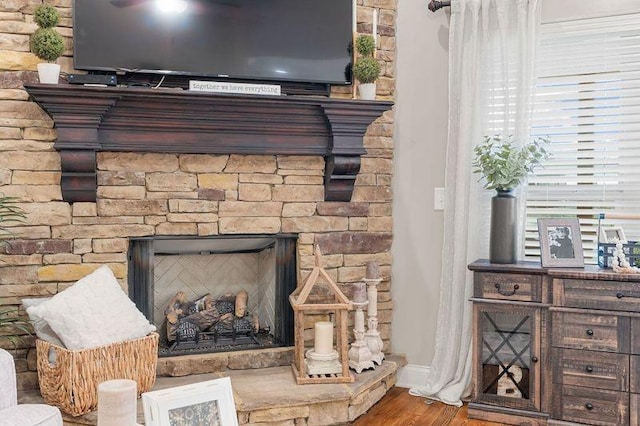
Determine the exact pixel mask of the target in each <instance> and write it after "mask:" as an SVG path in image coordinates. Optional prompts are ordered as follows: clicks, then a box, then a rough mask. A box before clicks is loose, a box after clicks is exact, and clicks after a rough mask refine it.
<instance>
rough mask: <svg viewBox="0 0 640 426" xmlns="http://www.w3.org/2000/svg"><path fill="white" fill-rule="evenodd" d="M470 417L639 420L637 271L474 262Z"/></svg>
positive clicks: (537, 421)
mask: <svg viewBox="0 0 640 426" xmlns="http://www.w3.org/2000/svg"><path fill="white" fill-rule="evenodd" d="M469 269H470V270H472V271H473V272H474V297H473V298H472V302H473V315H474V333H473V334H474V336H473V345H474V355H473V384H474V394H473V398H472V402H471V403H470V404H469V417H472V418H480V419H484V420H491V421H497V422H502V423H507V424H518V425H544V424H555V425H565V424H575V423H578V424H589V425H633V426H640V425H639V422H640V421H639V420H638V418H639V417H640V274H639V275H620V274H615V273H613V272H612V271H611V270H603V269H599V268H597V267H585V268H579V269H578V268H571V269H544V268H541V267H540V265H539V264H537V263H530V262H520V263H518V264H513V265H496V264H490V263H488V262H487V261H483V260H480V261H477V262H474V263H472V264H471V265H469Z"/></svg>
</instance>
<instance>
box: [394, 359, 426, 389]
mask: <svg viewBox="0 0 640 426" xmlns="http://www.w3.org/2000/svg"><path fill="white" fill-rule="evenodd" d="M428 375H429V367H428V366H424V365H416V364H408V365H406V366H405V367H402V368H401V369H400V370H398V381H397V383H396V386H398V387H400V388H412V387H414V386H423V385H424V384H425V383H426V382H427V376H428Z"/></svg>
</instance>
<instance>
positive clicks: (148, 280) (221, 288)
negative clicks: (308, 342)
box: [128, 234, 297, 356]
mask: <svg viewBox="0 0 640 426" xmlns="http://www.w3.org/2000/svg"><path fill="white" fill-rule="evenodd" d="M296 240H297V236H295V235H291V234H278V235H233V236H211V237H148V238H135V239H131V240H130V243H129V245H130V246H129V283H128V284H129V295H130V297H131V299H132V300H133V301H134V303H135V304H136V306H137V307H138V309H140V311H141V312H143V313H144V314H145V316H146V317H147V319H149V321H151V322H152V323H153V324H155V325H156V327H157V328H158V331H159V333H160V336H161V339H160V349H159V356H175V355H184V354H196V353H208V352H226V351H234V350H245V349H263V348H269V347H279V346H292V345H293V311H292V309H291V306H290V304H289V302H288V296H289V294H290V293H291V292H293V291H294V290H295V288H296V284H297V282H296V281H297V274H296V264H297V262H296Z"/></svg>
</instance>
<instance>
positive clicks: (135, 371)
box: [36, 333, 159, 416]
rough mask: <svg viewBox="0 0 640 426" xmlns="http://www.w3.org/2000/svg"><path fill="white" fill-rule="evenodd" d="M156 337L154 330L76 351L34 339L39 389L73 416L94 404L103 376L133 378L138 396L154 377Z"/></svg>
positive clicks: (156, 356) (90, 409)
mask: <svg viewBox="0 0 640 426" xmlns="http://www.w3.org/2000/svg"><path fill="white" fill-rule="evenodd" d="M158 338H159V336H158V334H157V333H151V334H149V335H148V336H146V337H142V338H139V339H133V340H126V341H123V342H117V343H112V344H109V345H105V346H99V347H96V348H90V349H82V350H77V351H70V350H67V349H65V348H62V347H60V346H56V345H53V344H51V343H49V342H46V341H44V340H40V339H37V340H36V351H37V357H38V380H39V382H40V392H41V393H42V396H43V397H44V400H45V401H46V402H47V404H51V405H56V406H58V407H59V408H60V409H61V410H62V411H64V412H65V413H68V414H71V415H72V416H80V415H82V414H85V413H88V412H89V411H92V410H94V409H95V408H96V407H97V405H98V391H97V389H98V384H100V383H101V382H103V381H105V380H112V379H131V380H135V381H136V382H137V383H138V396H140V394H142V393H143V392H147V391H148V390H150V389H151V387H152V386H153V384H154V383H155V381H156V366H157V364H158ZM50 350H51V351H53V352H55V360H54V362H53V363H50V362H49V351H50ZM51 355H53V354H51ZM52 360H53V357H52Z"/></svg>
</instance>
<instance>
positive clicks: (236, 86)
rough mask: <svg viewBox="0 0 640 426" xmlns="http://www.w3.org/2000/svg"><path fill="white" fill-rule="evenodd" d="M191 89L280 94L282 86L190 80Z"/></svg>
mask: <svg viewBox="0 0 640 426" xmlns="http://www.w3.org/2000/svg"><path fill="white" fill-rule="evenodd" d="M189 90H192V91H194V92H213V93H236V94H243V95H270V96H279V95H280V86H279V85H277V84H253V83H231V82H224V81H201V80H189Z"/></svg>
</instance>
